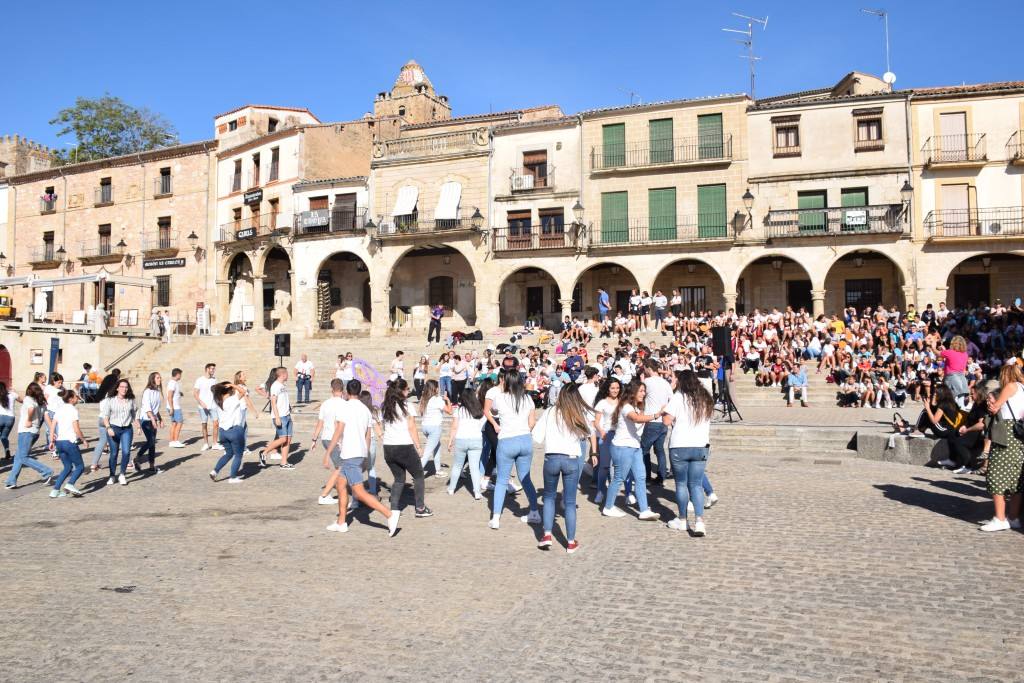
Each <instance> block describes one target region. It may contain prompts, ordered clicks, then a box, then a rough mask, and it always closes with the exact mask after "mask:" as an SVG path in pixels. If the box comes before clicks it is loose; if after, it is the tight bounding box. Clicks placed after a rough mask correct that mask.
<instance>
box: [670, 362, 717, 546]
mask: <svg viewBox="0 0 1024 683" xmlns="http://www.w3.org/2000/svg"><path fill="white" fill-rule="evenodd" d="M714 412H715V403H714V399H712V398H711V395H710V394H708V392H707V391H705V390H704V387H702V386H701V384H700V380H699V379H698V378H697V375H696V373H694V372H693V371H692V370H683V371H682V372H677V373H676V391H675V393H673V394H672V399H671V400H670V401H669V402H668V406H667V407H666V408H665V417H664V422H665V424H666V425H669V426H671V427H672V434H671V435H670V436H669V441H668V448H669V457H670V458H671V460H672V471H673V472H675V478H676V504H678V505H679V516H678V517H676V518H675V519H673V520H670V521H669V523H668V526H669V528H670V529H675V530H677V531H687V530H688V526H687V516H686V515H687V510H688V508H689V506H690V504H692V505H693V513H694V517H695V519H694V525H693V535H694V536H703V535H704V534H705V533H707V530H706V528H705V526H704V486H703V483H704V468H705V466H706V465H707V461H708V451H709V450H710V444H711V417H712V416H713V415H714Z"/></svg>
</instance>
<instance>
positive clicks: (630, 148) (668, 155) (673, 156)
mask: <svg viewBox="0 0 1024 683" xmlns="http://www.w3.org/2000/svg"><path fill="white" fill-rule="evenodd" d="M731 161H732V135H725V136H720V135H715V136H703V137H692V138H676V139H674V140H664V141H663V142H660V143H659V142H658V141H655V142H654V144H653V145H652V144H651V143H649V142H642V143H631V144H626V145H606V146H601V147H594V148H592V149H591V150H590V169H591V172H592V173H599V172H603V171H613V170H618V169H628V168H649V167H668V166H704V165H711V164H727V163H730V162H731Z"/></svg>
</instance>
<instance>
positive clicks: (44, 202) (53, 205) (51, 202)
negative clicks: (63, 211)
mask: <svg viewBox="0 0 1024 683" xmlns="http://www.w3.org/2000/svg"><path fill="white" fill-rule="evenodd" d="M56 210H57V200H56V199H40V200H39V213H53V212H54V211H56Z"/></svg>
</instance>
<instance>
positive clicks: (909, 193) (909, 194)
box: [900, 178, 914, 204]
mask: <svg viewBox="0 0 1024 683" xmlns="http://www.w3.org/2000/svg"><path fill="white" fill-rule="evenodd" d="M900 197H901V198H902V199H903V203H904V204H909V203H910V200H911V199H912V198H913V197H914V186H913V185H911V184H910V178H907V179H906V180H904V181H903V187H901V188H900Z"/></svg>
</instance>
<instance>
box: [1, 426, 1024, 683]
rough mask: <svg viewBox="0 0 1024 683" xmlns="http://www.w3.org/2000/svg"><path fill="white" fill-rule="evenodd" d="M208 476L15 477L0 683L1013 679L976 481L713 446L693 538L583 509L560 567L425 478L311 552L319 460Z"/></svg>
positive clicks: (195, 471) (8, 498)
mask: <svg viewBox="0 0 1024 683" xmlns="http://www.w3.org/2000/svg"><path fill="white" fill-rule="evenodd" d="M262 422H263V424H265V422H266V420H265V419H264V420H262ZM83 424H90V425H91V424H93V422H92V420H91V419H88V420H87V419H86V418H85V417H84V416H83ZM309 431H310V429H309V423H308V419H305V420H300V428H299V430H298V434H300V435H301V438H305V436H306V435H307V434H308V432H309ZM257 433H258V430H257ZM163 438H165V436H164V435H162V439H163ZM213 458H214V456H212V455H211V454H210V453H209V452H207V453H202V454H200V453H199V451H198V449H197V448H196V447H195V446H192V447H190V448H188V449H185V450H178V451H173V452H167V451H165V455H163V457H162V460H163V461H165V462H164V466H165V467H166V471H165V472H164V473H162V474H160V475H158V476H156V477H149V478H139V479H137V480H136V479H132V480H130V485H129V486H127V487H120V486H112V487H109V488H107V487H105V486H104V485H103V483H104V482H105V479H106V473H105V471H102V470H101V472H100V473H98V474H97V475H93V476H86V477H84V478H83V480H82V481H83V483H85V484H86V488H87V489H88V493H87V495H86V496H84V497H83V498H81V499H70V498H69V499H58V500H50V499H49V498H48V497H47V495H46V491H45V490H44V489H43V487H42V486H40V485H39V484H36V483H33V484H29V482H32V481H35V479H36V477H35V475H34V474H33V473H31V472H25V473H24V474H23V475H22V482H23V483H25V484H26V486H24V487H23V488H20V489H18V490H16V491H8V492H0V514H2V515H3V522H2V525H0V547H2V548H3V549H4V551H3V553H2V554H0V558H2V559H0V570H2V575H3V577H4V590H3V591H2V592H0V610H2V612H0V613H2V614H3V617H4V618H3V624H4V638H3V640H2V644H0V672H2V674H0V677H2V678H3V679H4V680H12V681H36V680H57V679H63V680H83V681H111V680H133V681H172V680H185V679H188V680H192V681H208V680H259V681H262V680H268V681H270V680H273V681H291V680H296V681H310V680H355V679H356V677H357V676H361V677H363V678H364V679H365V680H374V681H376V680H401V681H425V680H453V679H458V680H509V681H512V680H516V681H526V680H558V681H568V680H615V681H641V680H643V681H647V680H663V681H669V680H672V681H676V680H730V681H743V680H749V681H766V680H772V681H774V680H808V681H822V680H908V681H909V680H913V681H935V680H979V681H989V680H990V681H1008V680H1020V679H1022V678H1024V673H1022V670H1024V669H1022V667H1024V642H1022V639H1021V637H1020V634H1021V629H1020V620H1021V615H1022V613H1024V612H1022V608H1024V582H1022V581H1021V571H1020V569H1021V558H1022V557H1024V535H1022V534H1019V533H1017V532H1003V533H998V534H992V535H986V534H983V533H980V532H979V531H977V529H976V528H975V525H974V522H975V521H976V520H980V519H983V518H984V517H985V516H986V515H990V514H991V512H990V504H989V503H988V502H987V500H988V499H987V497H986V496H985V494H984V490H983V488H982V482H981V480H980V478H978V477H970V476H963V477H958V476H953V475H951V474H948V473H943V472H938V471H936V470H930V469H925V468H920V467H910V466H902V465H894V464H885V463H874V462H866V461H860V460H856V459H852V458H851V459H835V458H821V457H818V458H816V456H815V454H814V453H763V454H758V455H754V454H748V455H729V454H727V453H718V452H715V453H713V455H712V459H711V463H710V467H709V471H710V473H711V475H712V477H713V479H714V483H715V487H716V489H717V490H718V492H719V495H720V496H721V498H722V500H721V502H720V503H719V504H718V505H717V506H716V507H714V508H713V509H711V510H710V511H709V513H708V526H709V536H708V537H706V538H704V539H695V538H690V537H688V536H687V535H685V534H681V533H678V532H673V531H670V530H669V529H667V528H666V527H665V526H664V524H663V523H655V522H640V521H638V520H636V519H635V517H632V516H631V517H630V518H626V519H606V518H602V517H600V516H599V515H598V514H597V511H596V508H595V507H594V506H593V505H592V504H590V503H589V502H583V503H582V506H581V510H580V522H579V532H578V537H579V539H580V540H581V541H582V544H583V547H582V550H581V551H580V552H579V553H578V554H575V555H572V556H569V555H566V554H565V552H564V551H563V550H562V546H561V545H556V547H555V549H554V550H552V551H550V552H543V551H539V550H537V549H536V547H535V542H536V537H537V534H538V533H539V532H538V530H537V529H534V528H532V527H529V526H527V525H525V524H521V523H520V522H519V521H518V520H516V519H514V518H513V516H512V515H511V514H509V513H508V512H506V513H505V515H504V517H503V521H502V528H501V529H500V530H498V531H492V530H490V529H488V528H487V525H486V522H487V518H488V513H487V509H486V508H485V505H484V504H483V503H481V502H476V501H474V500H472V498H471V497H470V496H469V495H468V494H467V493H466V492H465V491H464V490H461V489H460V491H459V492H458V493H457V495H456V496H455V497H451V498H450V497H448V496H447V495H445V494H444V492H443V489H442V484H441V481H440V480H435V479H431V480H430V481H429V482H428V489H427V503H428V505H430V506H431V507H433V508H434V510H435V512H436V516H435V517H433V518H431V519H414V518H413V516H412V514H408V515H403V518H402V525H401V531H400V532H399V534H398V535H397V536H396V537H395V538H393V539H388V538H387V535H386V533H385V530H384V526H383V520H382V519H380V518H377V517H376V516H373V517H370V518H369V520H367V517H366V514H365V513H364V512H359V513H357V514H356V521H355V523H354V524H353V525H352V529H351V531H350V532H349V533H347V534H330V533H327V532H325V531H324V526H325V525H327V524H328V523H330V521H331V519H332V508H329V507H322V506H318V505H316V493H317V487H318V486H319V485H320V483H321V481H322V478H323V476H324V470H323V469H322V468H321V466H320V455H319V454H316V455H315V456H313V457H305V458H304V459H303V460H302V462H301V463H300V464H299V466H298V468H297V469H296V470H295V471H291V472H289V471H282V470H279V469H277V468H270V469H267V470H264V471H260V470H259V469H258V468H257V467H256V465H255V464H254V463H251V462H250V463H248V464H247V467H246V470H245V471H246V474H247V475H249V476H248V477H247V478H246V480H245V482H244V483H243V484H241V485H237V486H232V485H229V484H227V483H226V482H222V483H216V484H214V483H211V482H210V480H209V479H208V478H207V476H206V473H207V471H208V470H209V469H210V466H211V461H212V460H213ZM445 461H446V462H447V461H448V458H447V456H446V458H445ZM539 462H540V459H539V457H538V458H535V463H534V464H535V467H534V472H535V477H536V476H537V475H538V474H539ZM6 469H7V468H6V467H4V468H0V471H4V472H5V471H6ZM382 476H383V478H384V480H385V482H389V481H390V475H388V474H383V475H382ZM654 493H655V504H654V508H655V509H656V510H657V511H659V512H660V513H661V514H662V517H663V520H668V519H670V518H671V517H672V515H673V514H674V512H673V510H674V505H673V504H672V498H671V494H670V493H669V492H668V491H667V490H664V489H661V488H660V487H655V488H654ZM525 500H526V499H525V496H524V495H523V494H519V495H518V496H516V497H515V499H514V500H513V502H512V504H513V507H518V506H519V505H525ZM407 512H409V513H411V512H412V510H411V507H410V508H408V509H407ZM560 524H561V521H560V519H559V522H558V525H559V528H560ZM556 537H557V538H558V539H559V541H563V540H564V537H562V536H561V533H560V532H557V533H556Z"/></svg>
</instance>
